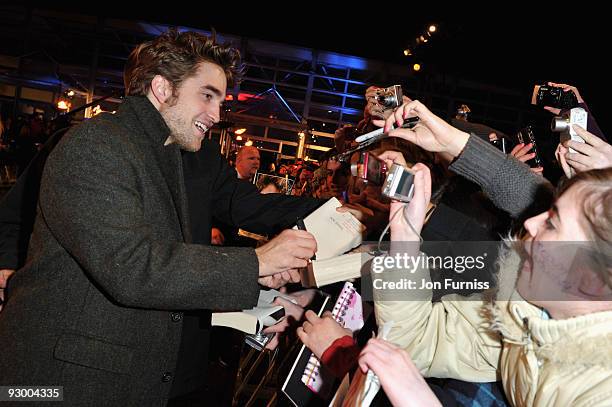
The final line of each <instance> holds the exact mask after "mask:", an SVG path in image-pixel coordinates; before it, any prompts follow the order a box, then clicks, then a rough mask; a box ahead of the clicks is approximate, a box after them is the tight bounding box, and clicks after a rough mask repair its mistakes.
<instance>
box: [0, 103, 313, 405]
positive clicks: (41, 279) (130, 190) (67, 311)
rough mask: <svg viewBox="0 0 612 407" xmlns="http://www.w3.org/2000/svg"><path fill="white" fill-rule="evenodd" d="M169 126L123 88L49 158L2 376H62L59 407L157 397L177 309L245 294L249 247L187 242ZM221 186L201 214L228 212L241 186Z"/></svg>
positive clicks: (35, 380)
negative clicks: (111, 108) (113, 109)
mask: <svg viewBox="0 0 612 407" xmlns="http://www.w3.org/2000/svg"><path fill="white" fill-rule="evenodd" d="M168 135H169V129H168V127H167V126H166V124H165V123H164V121H163V119H162V117H161V115H160V114H159V113H158V111H157V110H156V109H155V108H154V107H153V106H152V104H151V103H150V102H149V101H148V100H147V99H146V98H144V97H128V98H126V100H125V101H124V102H123V104H122V105H121V107H120V109H119V111H118V113H117V114H116V115H109V114H103V115H99V116H97V117H95V118H93V119H90V120H88V121H87V122H85V123H83V124H82V125H80V126H78V127H76V128H74V129H73V130H71V131H70V132H69V133H68V134H67V135H66V136H65V137H64V139H63V140H62V141H61V142H60V144H59V145H58V146H57V147H56V148H55V150H54V151H53V152H52V154H51V155H50V156H49V159H48V161H47V164H46V167H45V171H44V175H43V180H42V185H41V190H40V198H39V205H38V214H37V219H36V223H35V227H34V233H33V236H32V240H31V243H30V248H29V252H28V261H27V263H26V265H25V266H24V267H23V268H22V269H20V270H18V271H17V273H16V274H15V275H14V277H13V278H12V280H11V281H10V284H9V291H8V295H7V298H8V299H7V303H6V307H5V309H4V311H3V312H2V313H0V385H21V386H23V385H41V386H42V385H54V386H58V385H61V386H64V400H65V402H64V405H75V406H89V405H92V406H94V405H95V406H100V405H116V406H127V405H134V406H145V405H164V404H165V403H166V400H167V398H168V393H169V391H170V388H171V385H172V373H173V371H174V370H175V368H176V362H177V354H178V349H179V343H180V338H181V330H182V324H183V319H182V318H181V315H182V313H181V312H179V311H187V310H199V309H217V310H224V309H241V308H247V307H252V306H254V305H255V304H256V301H257V297H258V294H259V286H258V284H257V278H258V262H257V258H256V256H255V253H254V250H253V249H251V248H217V247H211V246H204V245H198V244H190V243H189V242H191V241H192V237H191V227H190V220H189V213H188V199H187V195H186V192H185V183H184V175H183V166H182V165H181V153H180V150H179V148H178V147H177V146H176V145H169V146H164V141H165V140H166V139H167V137H168ZM217 155H218V154H217ZM199 166H201V164H198V165H195V166H194V167H193V168H192V169H198V168H199ZM228 171H229V169H228ZM191 175H192V176H191V179H192V180H193V179H194V176H193V174H191ZM188 178H189V177H188ZM195 178H198V177H195ZM225 178H227V177H225ZM225 178H224V177H220V178H219V179H225ZM228 182H230V181H228ZM231 182H235V181H233V180H232V181H231ZM250 187H251V186H249V188H250ZM225 188H226V190H225V195H224V196H223V197H221V198H220V200H218V201H217V200H215V199H211V198H210V197H208V198H207V200H206V201H205V202H203V203H202V205H203V206H204V207H205V208H204V209H203V212H200V213H207V212H206V211H208V212H209V213H210V212H213V210H212V209H211V207H215V208H216V209H218V210H219V211H220V212H222V213H225V214H226V216H232V215H231V207H232V205H233V204H234V202H233V201H232V200H233V195H232V194H234V193H235V190H240V188H234V189H233V190H232V189H231V188H229V189H228V187H227V185H226V184H225ZM208 191H209V192H214V191H210V189H209V190H208ZM249 194H252V192H249V193H246V195H249ZM243 195H244V194H243ZM202 196H206V193H205V191H202ZM267 199H274V198H267ZM191 200H195V198H191ZM241 206H242V207H244V204H243V205H241ZM294 206H295V205H294ZM255 207H256V208H259V209H258V210H260V211H262V210H263V209H261V205H259V206H257V205H255ZM309 207H310V208H311V209H312V208H313V207H314V204H313V203H312V202H311V203H310V204H309ZM227 208H230V209H227ZM267 208H268V210H271V209H273V207H270V206H268V207H267ZM289 208H291V205H289ZM191 209H192V210H193V208H191ZM302 209H304V208H302ZM248 214H249V213H248V211H247V212H244V211H243V212H242V216H245V217H248V216H247V215H248ZM268 215H269V214H268ZM201 216H204V217H205V218H209V217H210V215H201Z"/></svg>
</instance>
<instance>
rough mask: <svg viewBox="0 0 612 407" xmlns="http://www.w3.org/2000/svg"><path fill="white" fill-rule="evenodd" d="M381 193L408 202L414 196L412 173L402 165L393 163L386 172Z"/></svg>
mask: <svg viewBox="0 0 612 407" xmlns="http://www.w3.org/2000/svg"><path fill="white" fill-rule="evenodd" d="M382 194H383V195H384V196H386V197H387V198H391V199H395V200H397V201H401V202H410V200H411V199H412V197H413V196H414V174H413V173H412V172H411V171H410V170H409V169H407V168H405V167H404V166H402V165H398V164H393V165H392V166H391V169H390V170H389V171H388V172H387V177H386V178H385V182H384V184H383V188H382Z"/></svg>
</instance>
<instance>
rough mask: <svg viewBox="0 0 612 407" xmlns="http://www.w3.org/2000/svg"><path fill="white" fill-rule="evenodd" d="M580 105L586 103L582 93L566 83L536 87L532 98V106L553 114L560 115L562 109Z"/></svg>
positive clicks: (551, 83) (553, 83)
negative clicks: (540, 107)
mask: <svg viewBox="0 0 612 407" xmlns="http://www.w3.org/2000/svg"><path fill="white" fill-rule="evenodd" d="M579 103H584V100H583V99H582V97H581V96H580V92H578V89H577V88H576V87H575V86H571V85H567V84H565V83H555V82H547V83H546V84H545V85H535V86H534V87H533V94H532V96H531V104H532V105H536V106H542V107H543V108H544V110H548V111H549V112H551V113H552V114H555V115H558V114H559V113H561V110H562V109H571V108H573V107H576V106H577V105H578V104H579Z"/></svg>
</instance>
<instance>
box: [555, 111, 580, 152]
mask: <svg viewBox="0 0 612 407" xmlns="http://www.w3.org/2000/svg"><path fill="white" fill-rule="evenodd" d="M587 120H588V113H587V112H586V110H584V109H583V108H581V107H575V108H573V109H570V111H569V112H567V113H565V114H563V115H561V116H555V117H553V119H552V122H551V124H550V129H551V130H552V131H554V132H557V133H560V141H561V142H564V141H567V140H574V141H577V142H579V143H584V140H583V139H582V137H580V136H579V135H578V133H576V132H575V131H574V129H573V128H572V125H573V124H577V125H578V126H580V127H582V128H583V129H585V130H586V128H587ZM572 152H574V151H573V150H572Z"/></svg>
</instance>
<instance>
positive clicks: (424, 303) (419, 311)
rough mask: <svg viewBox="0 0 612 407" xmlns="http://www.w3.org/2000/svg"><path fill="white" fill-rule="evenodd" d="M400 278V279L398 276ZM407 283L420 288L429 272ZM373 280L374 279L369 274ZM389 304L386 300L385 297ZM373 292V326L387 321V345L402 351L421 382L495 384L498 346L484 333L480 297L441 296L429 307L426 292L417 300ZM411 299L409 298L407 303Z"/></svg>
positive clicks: (394, 294)
mask: <svg viewBox="0 0 612 407" xmlns="http://www.w3.org/2000/svg"><path fill="white" fill-rule="evenodd" d="M398 276H399V277H400V278H401V274H400V275H398ZM404 277H409V278H410V280H413V281H416V282H417V287H419V286H420V284H421V280H424V281H430V278H429V270H428V269H421V270H418V271H417V272H416V273H415V274H411V275H410V276H408V275H405V276H404ZM372 278H373V279H376V278H377V276H376V275H374V274H373V276H372ZM387 295H389V296H388V297H387V298H388V299H391V300H386V299H385V297H386V296H387ZM401 295H402V298H399V297H397V293H389V292H388V291H379V292H378V293H376V292H375V299H376V300H375V303H374V308H375V312H376V320H377V323H378V326H379V327H380V326H382V324H384V323H385V322H387V321H393V327H392V328H391V331H390V333H389V335H388V337H387V340H389V341H390V342H392V343H394V344H396V345H398V346H399V347H401V348H402V349H405V350H406V351H407V352H408V353H409V354H410V356H411V357H412V359H413V361H414V363H415V365H416V366H417V368H418V369H419V370H420V371H421V373H422V374H423V375H424V376H425V377H439V378H453V379H458V380H464V381H470V382H492V381H496V380H499V372H498V364H499V357H500V352H501V340H500V339H499V338H498V337H497V336H496V335H494V334H493V335H491V334H489V333H488V332H487V331H486V327H485V323H486V320H485V316H484V313H483V310H484V304H483V300H482V298H481V297H480V296H478V295H475V296H472V297H461V296H458V295H454V294H453V295H447V296H444V297H442V300H441V301H440V302H436V303H432V301H431V298H432V293H431V290H424V289H423V290H419V291H418V294H411V293H408V292H406V293H405V295H404V294H401ZM411 295H415V296H414V297H411Z"/></svg>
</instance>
